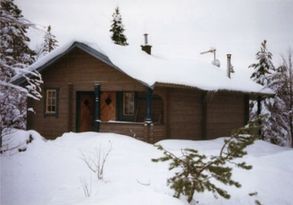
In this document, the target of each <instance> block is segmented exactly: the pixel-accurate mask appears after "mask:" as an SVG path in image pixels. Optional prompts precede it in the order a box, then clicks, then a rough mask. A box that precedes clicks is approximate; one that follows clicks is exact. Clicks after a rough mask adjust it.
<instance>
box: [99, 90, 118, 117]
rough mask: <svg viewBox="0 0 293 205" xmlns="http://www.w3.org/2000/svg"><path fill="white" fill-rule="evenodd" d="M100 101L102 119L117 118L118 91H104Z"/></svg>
mask: <svg viewBox="0 0 293 205" xmlns="http://www.w3.org/2000/svg"><path fill="white" fill-rule="evenodd" d="M100 103H101V104H100V108H101V120H102V121H109V120H116V92H102V93H101V96H100Z"/></svg>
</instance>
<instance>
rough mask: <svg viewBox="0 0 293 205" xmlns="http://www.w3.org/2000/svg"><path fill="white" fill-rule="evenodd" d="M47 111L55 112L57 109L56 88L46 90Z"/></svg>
mask: <svg viewBox="0 0 293 205" xmlns="http://www.w3.org/2000/svg"><path fill="white" fill-rule="evenodd" d="M45 106H46V113H50V114H52V113H53V114H54V113H56V111H57V91H56V89H48V90H46V105H45Z"/></svg>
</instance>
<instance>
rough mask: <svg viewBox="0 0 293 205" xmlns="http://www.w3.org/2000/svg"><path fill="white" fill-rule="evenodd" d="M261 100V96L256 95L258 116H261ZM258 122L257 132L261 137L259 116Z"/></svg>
mask: <svg viewBox="0 0 293 205" xmlns="http://www.w3.org/2000/svg"><path fill="white" fill-rule="evenodd" d="M261 101H262V99H261V97H260V96H258V97H257V117H260V116H261V110H262V107H261ZM258 124H259V130H258V134H259V136H260V137H261V138H262V137H263V136H262V132H261V124H262V121H261V119H260V118H259V120H258Z"/></svg>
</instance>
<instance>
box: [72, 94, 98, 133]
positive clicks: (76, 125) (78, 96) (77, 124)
mask: <svg viewBox="0 0 293 205" xmlns="http://www.w3.org/2000/svg"><path fill="white" fill-rule="evenodd" d="M75 94H76V100H75V102H76V109H75V111H76V116H75V131H76V132H80V131H79V126H80V99H81V96H82V95H90V96H92V97H93V105H94V110H93V112H94V113H93V119H92V129H91V131H94V126H95V124H94V120H95V113H96V111H95V109H96V107H95V92H94V91H76V93H75Z"/></svg>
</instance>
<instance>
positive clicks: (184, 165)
mask: <svg viewBox="0 0 293 205" xmlns="http://www.w3.org/2000/svg"><path fill="white" fill-rule="evenodd" d="M257 133H258V124H257V121H254V122H250V123H249V124H248V125H247V126H245V127H244V128H240V129H238V130H236V131H235V132H234V133H233V134H232V136H231V137H229V138H227V139H225V140H224V145H223V146H222V148H221V150H220V153H219V155H218V156H206V155H204V154H201V153H199V152H198V151H197V150H194V149H184V150H182V156H181V157H178V156H176V155H175V154H173V153H171V152H169V151H167V150H166V149H164V148H163V147H162V146H161V145H156V146H157V148H158V149H159V150H161V151H163V154H164V156H163V157H160V158H157V159H152V161H153V162H165V161H169V162H170V165H169V170H174V169H175V170H176V172H175V175H174V176H172V177H171V178H169V179H168V181H167V183H168V185H169V186H170V188H171V189H173V190H174V191H175V193H174V197H176V198H179V197H180V196H181V195H184V196H186V197H187V201H188V202H191V201H192V200H193V198H194V193H195V192H197V193H199V192H204V191H210V192H213V194H214V195H215V196H217V194H218V195H219V196H221V197H223V198H226V199H229V198H230V194H229V193H228V192H227V191H226V190H224V189H223V188H221V187H219V186H218V185H216V184H215V183H214V182H215V181H218V182H221V183H222V184H225V185H228V186H235V187H237V188H240V187H241V184H240V183H239V182H237V181H235V180H233V179H232V170H233V168H232V167H231V166H229V165H231V164H232V165H235V166H236V167H239V168H242V169H246V170H249V169H251V168H252V166H251V165H248V164H246V162H244V161H242V162H238V161H237V162H236V161H235V159H237V158H242V157H243V156H244V155H246V154H247V152H246V151H245V148H246V147H247V146H248V145H251V144H252V143H254V141H255V140H256V139H257V137H258V135H257Z"/></svg>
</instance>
